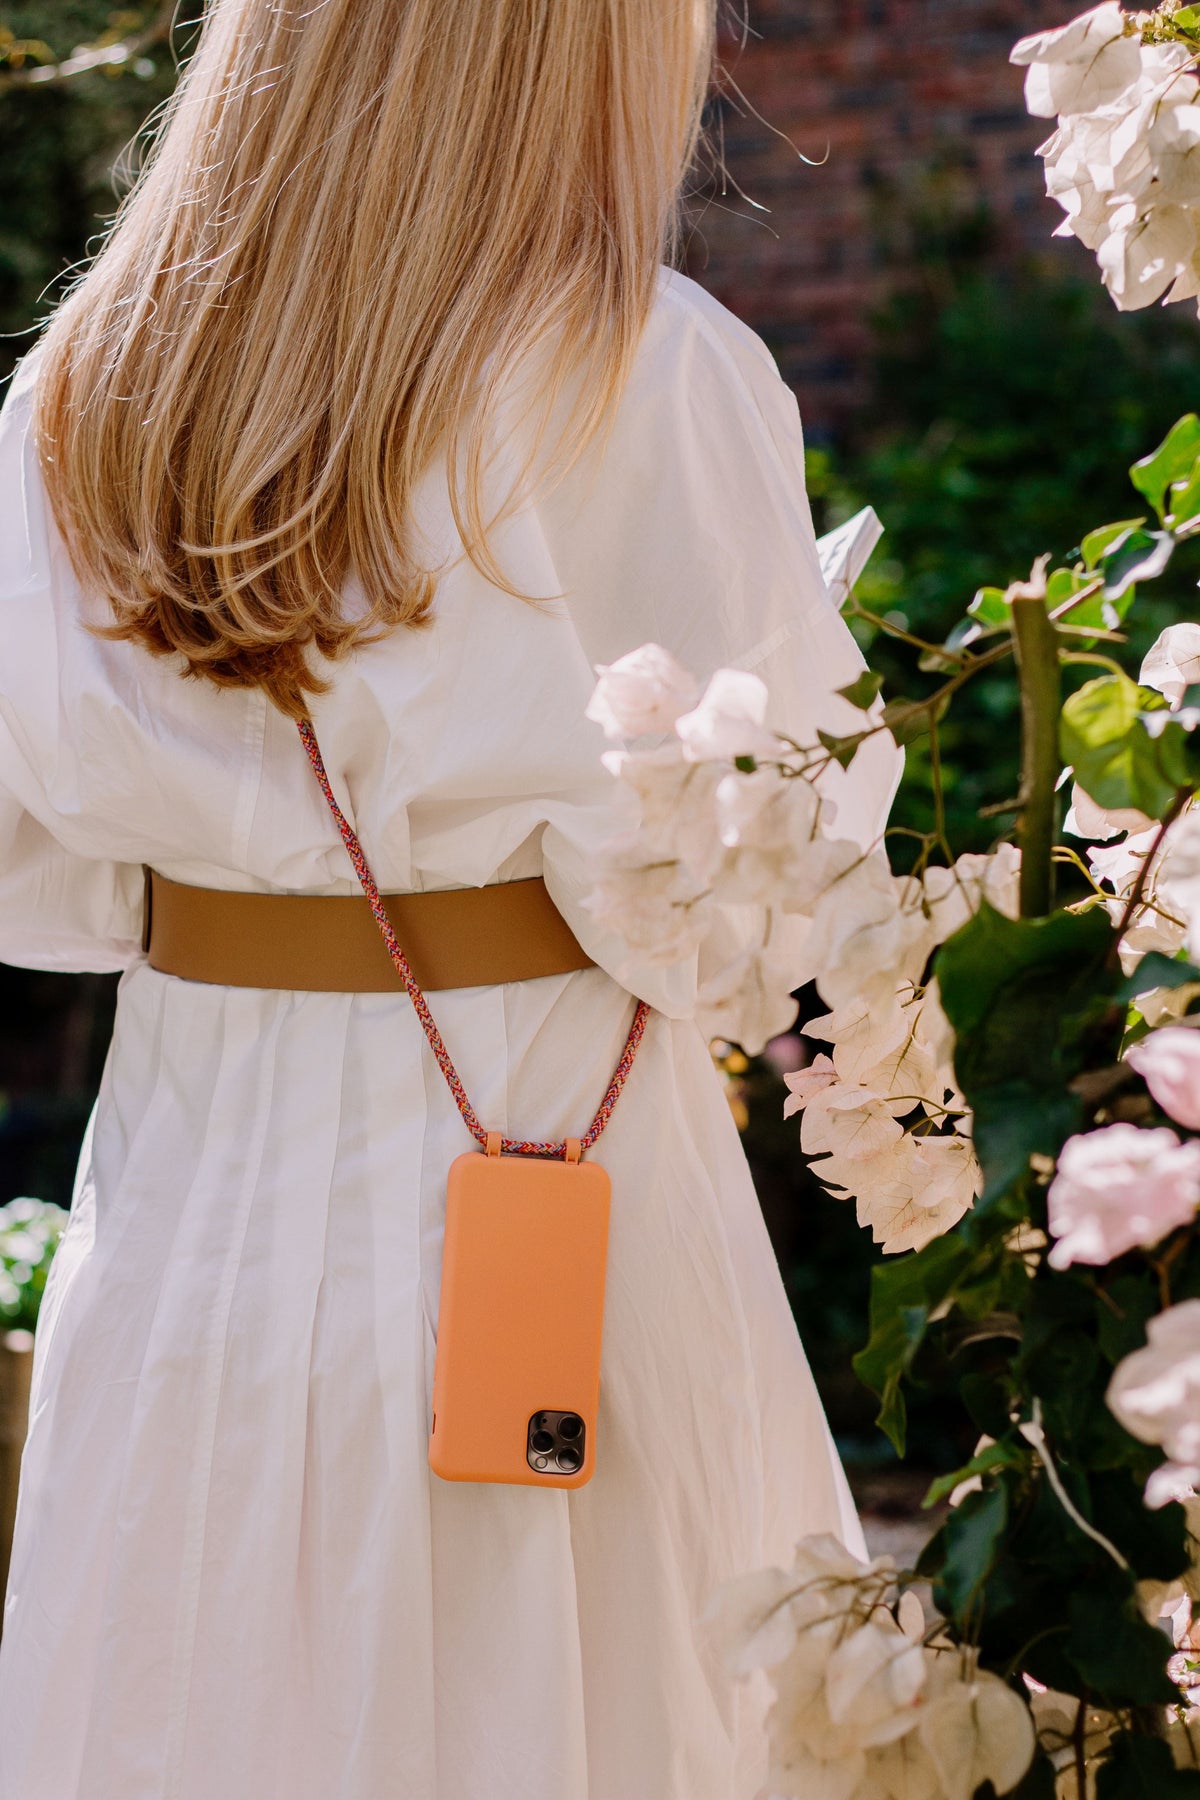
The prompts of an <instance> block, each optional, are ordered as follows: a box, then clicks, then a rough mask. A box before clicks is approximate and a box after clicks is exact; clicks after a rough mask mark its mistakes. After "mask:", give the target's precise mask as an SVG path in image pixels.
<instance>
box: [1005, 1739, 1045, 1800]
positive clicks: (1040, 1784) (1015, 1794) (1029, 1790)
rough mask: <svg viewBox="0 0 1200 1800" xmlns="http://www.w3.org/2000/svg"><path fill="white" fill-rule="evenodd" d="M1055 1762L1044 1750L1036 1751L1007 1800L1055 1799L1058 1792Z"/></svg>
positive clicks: (1008, 1794) (1007, 1795)
mask: <svg viewBox="0 0 1200 1800" xmlns="http://www.w3.org/2000/svg"><path fill="white" fill-rule="evenodd" d="M1056 1781H1057V1778H1056V1776H1055V1773H1054V1764H1053V1763H1052V1762H1051V1761H1050V1758H1049V1757H1048V1756H1047V1755H1046V1752H1045V1751H1044V1750H1041V1749H1039V1750H1037V1751H1036V1752H1035V1753H1034V1758H1033V1761H1032V1762H1031V1763H1030V1765H1029V1767H1028V1768H1027V1769H1026V1771H1025V1773H1024V1775H1023V1776H1022V1777H1021V1779H1020V1781H1019V1782H1018V1783H1017V1785H1016V1787H1015V1788H1011V1789H1010V1790H1009V1792H1008V1793H1007V1794H1006V1795H1005V1800H1055V1795H1056V1794H1057V1792H1058V1788H1057V1785H1056Z"/></svg>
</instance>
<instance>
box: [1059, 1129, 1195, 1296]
mask: <svg viewBox="0 0 1200 1800" xmlns="http://www.w3.org/2000/svg"><path fill="white" fill-rule="evenodd" d="M1046 1200H1047V1209H1048V1215H1049V1227H1050V1235H1051V1236H1052V1237H1053V1238H1055V1239H1057V1242H1056V1243H1055V1244H1054V1247H1053V1248H1052V1249H1051V1251H1050V1254H1049V1256H1048V1258H1047V1261H1048V1262H1049V1264H1050V1266H1051V1268H1053V1269H1067V1268H1069V1267H1070V1266H1071V1264H1072V1263H1091V1264H1103V1263H1109V1262H1112V1260H1113V1258H1114V1257H1117V1256H1123V1255H1124V1254H1125V1252H1126V1251H1127V1250H1133V1249H1135V1248H1137V1247H1138V1246H1141V1247H1142V1248H1143V1249H1148V1248H1150V1246H1151V1245H1153V1244H1157V1243H1160V1242H1161V1241H1162V1239H1163V1238H1165V1237H1166V1236H1167V1234H1168V1232H1171V1231H1174V1230H1175V1229H1176V1228H1177V1227H1178V1226H1180V1225H1187V1224H1190V1223H1191V1221H1192V1219H1193V1218H1194V1217H1195V1214H1196V1207H1197V1204H1200V1143H1186V1144H1183V1143H1180V1141H1179V1138H1178V1137H1177V1136H1176V1134H1175V1133H1174V1132H1173V1131H1169V1130H1168V1129H1167V1127H1166V1126H1160V1127H1158V1128H1157V1129H1154V1130H1143V1129H1142V1127H1141V1126H1138V1125H1126V1124H1118V1125H1105V1126H1103V1127H1102V1128H1101V1129H1100V1130H1099V1131H1088V1132H1083V1133H1081V1134H1080V1135H1079V1136H1078V1137H1073V1138H1068V1139H1067V1142H1066V1143H1065V1144H1064V1145H1063V1148H1062V1152H1061V1154H1060V1156H1059V1159H1058V1172H1057V1174H1056V1175H1055V1177H1054V1180H1053V1181H1052V1182H1051V1183H1050V1191H1049V1193H1048V1195H1047V1197H1046Z"/></svg>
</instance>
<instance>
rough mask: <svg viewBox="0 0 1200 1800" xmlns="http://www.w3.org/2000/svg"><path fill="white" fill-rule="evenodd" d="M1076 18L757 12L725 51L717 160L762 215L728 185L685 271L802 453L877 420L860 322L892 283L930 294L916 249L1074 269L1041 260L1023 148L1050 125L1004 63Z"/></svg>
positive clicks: (1041, 197) (940, 5) (890, 3)
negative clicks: (699, 285) (752, 360)
mask: <svg viewBox="0 0 1200 1800" xmlns="http://www.w3.org/2000/svg"><path fill="white" fill-rule="evenodd" d="M1081 10H1082V0H751V3H750V12H751V23H752V26H753V28H754V31H755V32H756V34H757V35H756V36H754V37H751V38H750V39H749V40H748V41H747V42H746V44H745V47H744V48H743V49H741V50H740V51H739V48H738V45H737V44H736V43H734V42H732V41H730V40H728V39H727V40H726V41H725V45H724V52H725V62H726V65H727V66H730V65H732V68H733V73H734V78H735V80H736V82H737V84H738V86H739V87H740V88H741V90H742V92H743V93H744V95H745V97H746V101H747V102H748V103H749V106H748V107H743V106H741V104H740V102H739V101H738V100H737V99H736V97H734V96H730V97H728V98H726V99H725V100H723V101H721V102H720V103H719V104H718V106H717V109H716V110H717V114H718V126H719V128H720V129H723V132H724V139H725V148H726V162H727V165H728V168H729V172H730V175H731V176H732V177H733V180H734V181H736V183H737V184H738V186H740V187H741V189H742V190H743V192H744V194H745V195H746V196H748V199H749V200H750V201H755V202H757V203H758V205H759V206H763V207H766V208H768V209H769V210H768V212H766V213H762V212H759V211H757V210H756V208H755V207H754V206H751V205H749V204H747V201H746V200H744V199H740V198H739V196H738V194H737V192H736V191H735V190H734V189H733V188H732V187H730V189H729V191H728V192H727V193H726V194H725V195H724V196H721V195H719V194H714V195H713V197H712V198H711V199H710V200H709V201H708V203H707V205H705V206H704V207H703V209H702V210H701V212H700V216H699V218H698V221H697V226H696V229H695V231H694V234H693V236H692V239H691V241H690V243H689V247H688V254H687V268H688V271H689V273H690V274H692V275H694V276H695V277H696V278H697V279H698V280H699V281H702V282H703V283H704V285H705V286H706V287H708V288H709V289H710V290H711V291H712V292H713V293H714V294H716V296H717V297H718V298H719V299H721V300H723V301H724V302H725V304H726V305H727V306H730V307H732V309H733V310H734V311H735V312H737V313H738V314H739V315H740V316H741V317H742V318H744V319H746V320H747V321H748V322H749V323H750V324H751V325H753V326H754V328H755V330H757V331H759V332H761V333H762V335H763V336H764V338H766V340H767V342H768V343H769V344H770V346H771V349H772V350H773V351H774V353H775V355H776V356H777V357H778V359H779V362H780V365H781V367H782V369H783V372H784V374H785V376H786V377H787V379H788V380H789V381H790V382H791V383H792V385H793V386H794V387H795V389H796V391H797V393H798V395H799V397H800V403H801V411H802V413H803V415H804V418H805V424H806V428H807V430H808V433H809V435H810V437H811V438H815V439H820V438H822V437H827V436H830V435H835V436H836V435H837V434H838V433H839V432H840V431H841V430H842V429H843V428H844V427H845V426H846V425H847V424H848V423H850V422H852V421H853V420H854V419H855V418H856V417H861V416H862V412H863V409H864V408H867V407H868V406H869V404H870V399H871V394H870V376H869V367H870V350H871V328H870V315H871V313H872V310H873V309H874V308H876V307H877V306H878V305H879V304H880V303H881V302H882V301H883V300H884V299H885V298H886V296H887V294H888V293H889V291H891V290H892V289H893V288H894V287H895V285H896V284H897V283H898V282H909V283H911V282H912V281H913V280H914V279H921V278H922V277H921V276H919V274H918V269H919V267H920V266H921V264H922V254H921V253H922V250H925V251H928V250H929V249H930V247H931V246H932V247H934V248H935V249H936V247H937V246H939V245H940V246H942V247H943V248H944V247H945V246H946V245H947V244H950V243H952V244H954V245H955V246H956V247H957V250H958V251H959V252H960V253H961V252H962V251H963V250H964V249H968V248H970V247H971V246H975V248H976V252H977V253H978V254H981V255H983V256H984V258H985V259H993V260H994V261H995V262H996V263H997V264H999V265H1004V264H1006V263H1007V264H1008V265H1009V266H1011V265H1012V263H1013V262H1014V261H1015V260H1016V259H1018V258H1019V257H1020V255H1021V254H1022V252H1023V251H1024V250H1027V249H1032V250H1037V251H1040V252H1042V253H1043V254H1045V253H1047V252H1048V251H1049V252H1050V253H1051V254H1052V255H1053V257H1054V258H1055V260H1056V261H1057V262H1058V266H1059V267H1060V268H1062V269H1063V270H1064V271H1065V270H1066V269H1068V268H1079V267H1080V266H1081V265H1080V262H1079V261H1077V260H1076V257H1077V256H1078V255H1079V254H1081V253H1080V251H1079V247H1078V246H1076V245H1063V244H1061V243H1060V244H1055V245H1054V246H1052V247H1051V246H1049V244H1048V240H1049V236H1050V233H1051V232H1052V230H1053V228H1054V225H1055V223H1056V222H1057V221H1058V220H1059V219H1060V218H1061V216H1062V215H1061V213H1059V212H1058V210H1057V208H1055V207H1054V206H1052V205H1051V204H1050V203H1049V202H1048V201H1047V200H1046V198H1045V194H1044V189H1043V185H1042V166H1041V163H1040V161H1038V160H1037V158H1035V156H1034V155H1033V151H1034V150H1035V148H1036V146H1037V145H1038V144H1039V143H1040V142H1041V141H1042V139H1043V138H1044V137H1045V136H1046V135H1047V134H1048V131H1049V129H1050V125H1049V122H1048V121H1046V120H1042V119H1031V118H1030V117H1029V116H1028V114H1027V113H1026V111H1025V108H1024V105H1023V103H1022V98H1021V87H1022V71H1021V70H1018V69H1014V68H1012V67H1011V65H1010V64H1009V62H1008V53H1009V50H1010V49H1011V47H1012V45H1013V44H1014V43H1015V42H1016V40H1017V39H1018V38H1019V37H1021V36H1023V35H1024V34H1025V33H1027V32H1030V31H1038V30H1044V29H1045V28H1047V27H1048V26H1053V25H1058V24H1062V23H1065V22H1066V20H1067V19H1069V18H1072V17H1073V16H1074V15H1075V14H1076V13H1077V12H1079V11H1081ZM751 108H752V109H753V110H750V109H751ZM755 114H758V115H760V116H759V117H756V116H755ZM789 139H790V140H791V141H790V142H789V141H788V140H789ZM797 152H800V153H802V154H803V155H804V156H807V157H809V158H810V159H812V161H813V162H814V163H819V164H820V166H817V167H813V166H809V165H806V164H805V163H804V162H802V161H801V160H800V157H799V156H798V154H797ZM822 159H826V160H822ZM924 260H925V266H926V267H928V262H929V259H928V257H926V258H925V259H924ZM934 262H935V264H936V256H935V258H934ZM924 278H925V279H928V277H927V276H926V277H924Z"/></svg>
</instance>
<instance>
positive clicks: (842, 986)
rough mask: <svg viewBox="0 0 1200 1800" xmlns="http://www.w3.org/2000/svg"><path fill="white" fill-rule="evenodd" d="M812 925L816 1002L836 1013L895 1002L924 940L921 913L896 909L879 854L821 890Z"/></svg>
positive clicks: (894, 892) (888, 875)
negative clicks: (856, 1005)
mask: <svg viewBox="0 0 1200 1800" xmlns="http://www.w3.org/2000/svg"><path fill="white" fill-rule="evenodd" d="M812 920H813V927H812V933H811V936H810V939H809V943H808V946H807V950H808V955H809V957H810V960H811V963H812V966H813V967H814V968H815V969H816V970H817V971H818V974H817V987H818V989H819V990H820V993H821V997H822V999H823V1000H824V1001H825V1002H826V1003H827V1004H828V1005H829V1006H831V1007H833V1008H834V1009H835V1010H836V1009H837V1008H838V1007H842V1006H848V1005H849V1004H850V1003H851V1002H852V1001H854V1000H855V999H863V1000H866V1001H867V1002H868V1003H869V1004H874V1003H875V1002H876V1001H877V1000H886V999H888V998H892V997H894V996H895V993H896V988H897V985H898V983H899V981H900V979H901V978H902V975H903V972H904V971H905V969H906V968H907V966H908V964H910V963H912V962H913V961H914V959H916V960H919V954H920V948H921V946H922V945H923V944H924V942H925V938H926V922H925V920H924V918H923V917H922V915H921V914H920V912H919V911H918V910H916V909H915V908H905V907H903V906H902V905H901V904H900V900H899V897H898V893H897V886H896V883H895V881H894V880H893V878H892V874H891V871H890V869H889V868H888V864H887V858H886V857H885V856H884V854H883V852H882V851H879V852H877V853H875V854H873V855H871V856H866V857H860V859H859V861H857V862H856V863H854V864H853V865H852V866H851V867H850V868H848V869H847V870H846V872H845V874H844V875H842V876H840V877H839V879H838V880H837V881H836V882H834V883H833V884H832V885H831V886H830V887H828V888H826V890H825V892H824V893H823V894H822V895H821V897H820V899H819V900H818V902H817V905H816V908H815V909H814V912H813V915H812Z"/></svg>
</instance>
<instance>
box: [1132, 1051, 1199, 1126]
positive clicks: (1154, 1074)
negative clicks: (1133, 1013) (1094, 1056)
mask: <svg viewBox="0 0 1200 1800" xmlns="http://www.w3.org/2000/svg"><path fill="white" fill-rule="evenodd" d="M1125 1060H1126V1062H1127V1063H1128V1064H1129V1066H1130V1067H1131V1068H1133V1069H1136V1070H1137V1072H1138V1074H1139V1075H1140V1076H1141V1078H1142V1080H1143V1081H1144V1082H1145V1083H1146V1086H1147V1087H1148V1088H1149V1089H1150V1092H1151V1093H1152V1094H1153V1096H1154V1098H1155V1099H1156V1100H1157V1101H1158V1104H1159V1105H1160V1106H1161V1107H1162V1109H1163V1111H1164V1112H1165V1113H1166V1114H1167V1115H1168V1117H1169V1118H1172V1119H1174V1120H1175V1122H1176V1124H1177V1125H1185V1126H1186V1127H1187V1129H1188V1130H1189V1131H1200V1032H1197V1031H1192V1030H1190V1029H1189V1028H1188V1027H1187V1026H1186V1025H1168V1026H1164V1027H1163V1028H1162V1029H1161V1030H1159V1031H1151V1032H1149V1033H1148V1034H1147V1035H1146V1036H1145V1037H1144V1038H1143V1039H1142V1040H1141V1042H1140V1043H1138V1044H1134V1045H1133V1046H1132V1048H1131V1049H1129V1050H1127V1051H1126V1053H1125Z"/></svg>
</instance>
